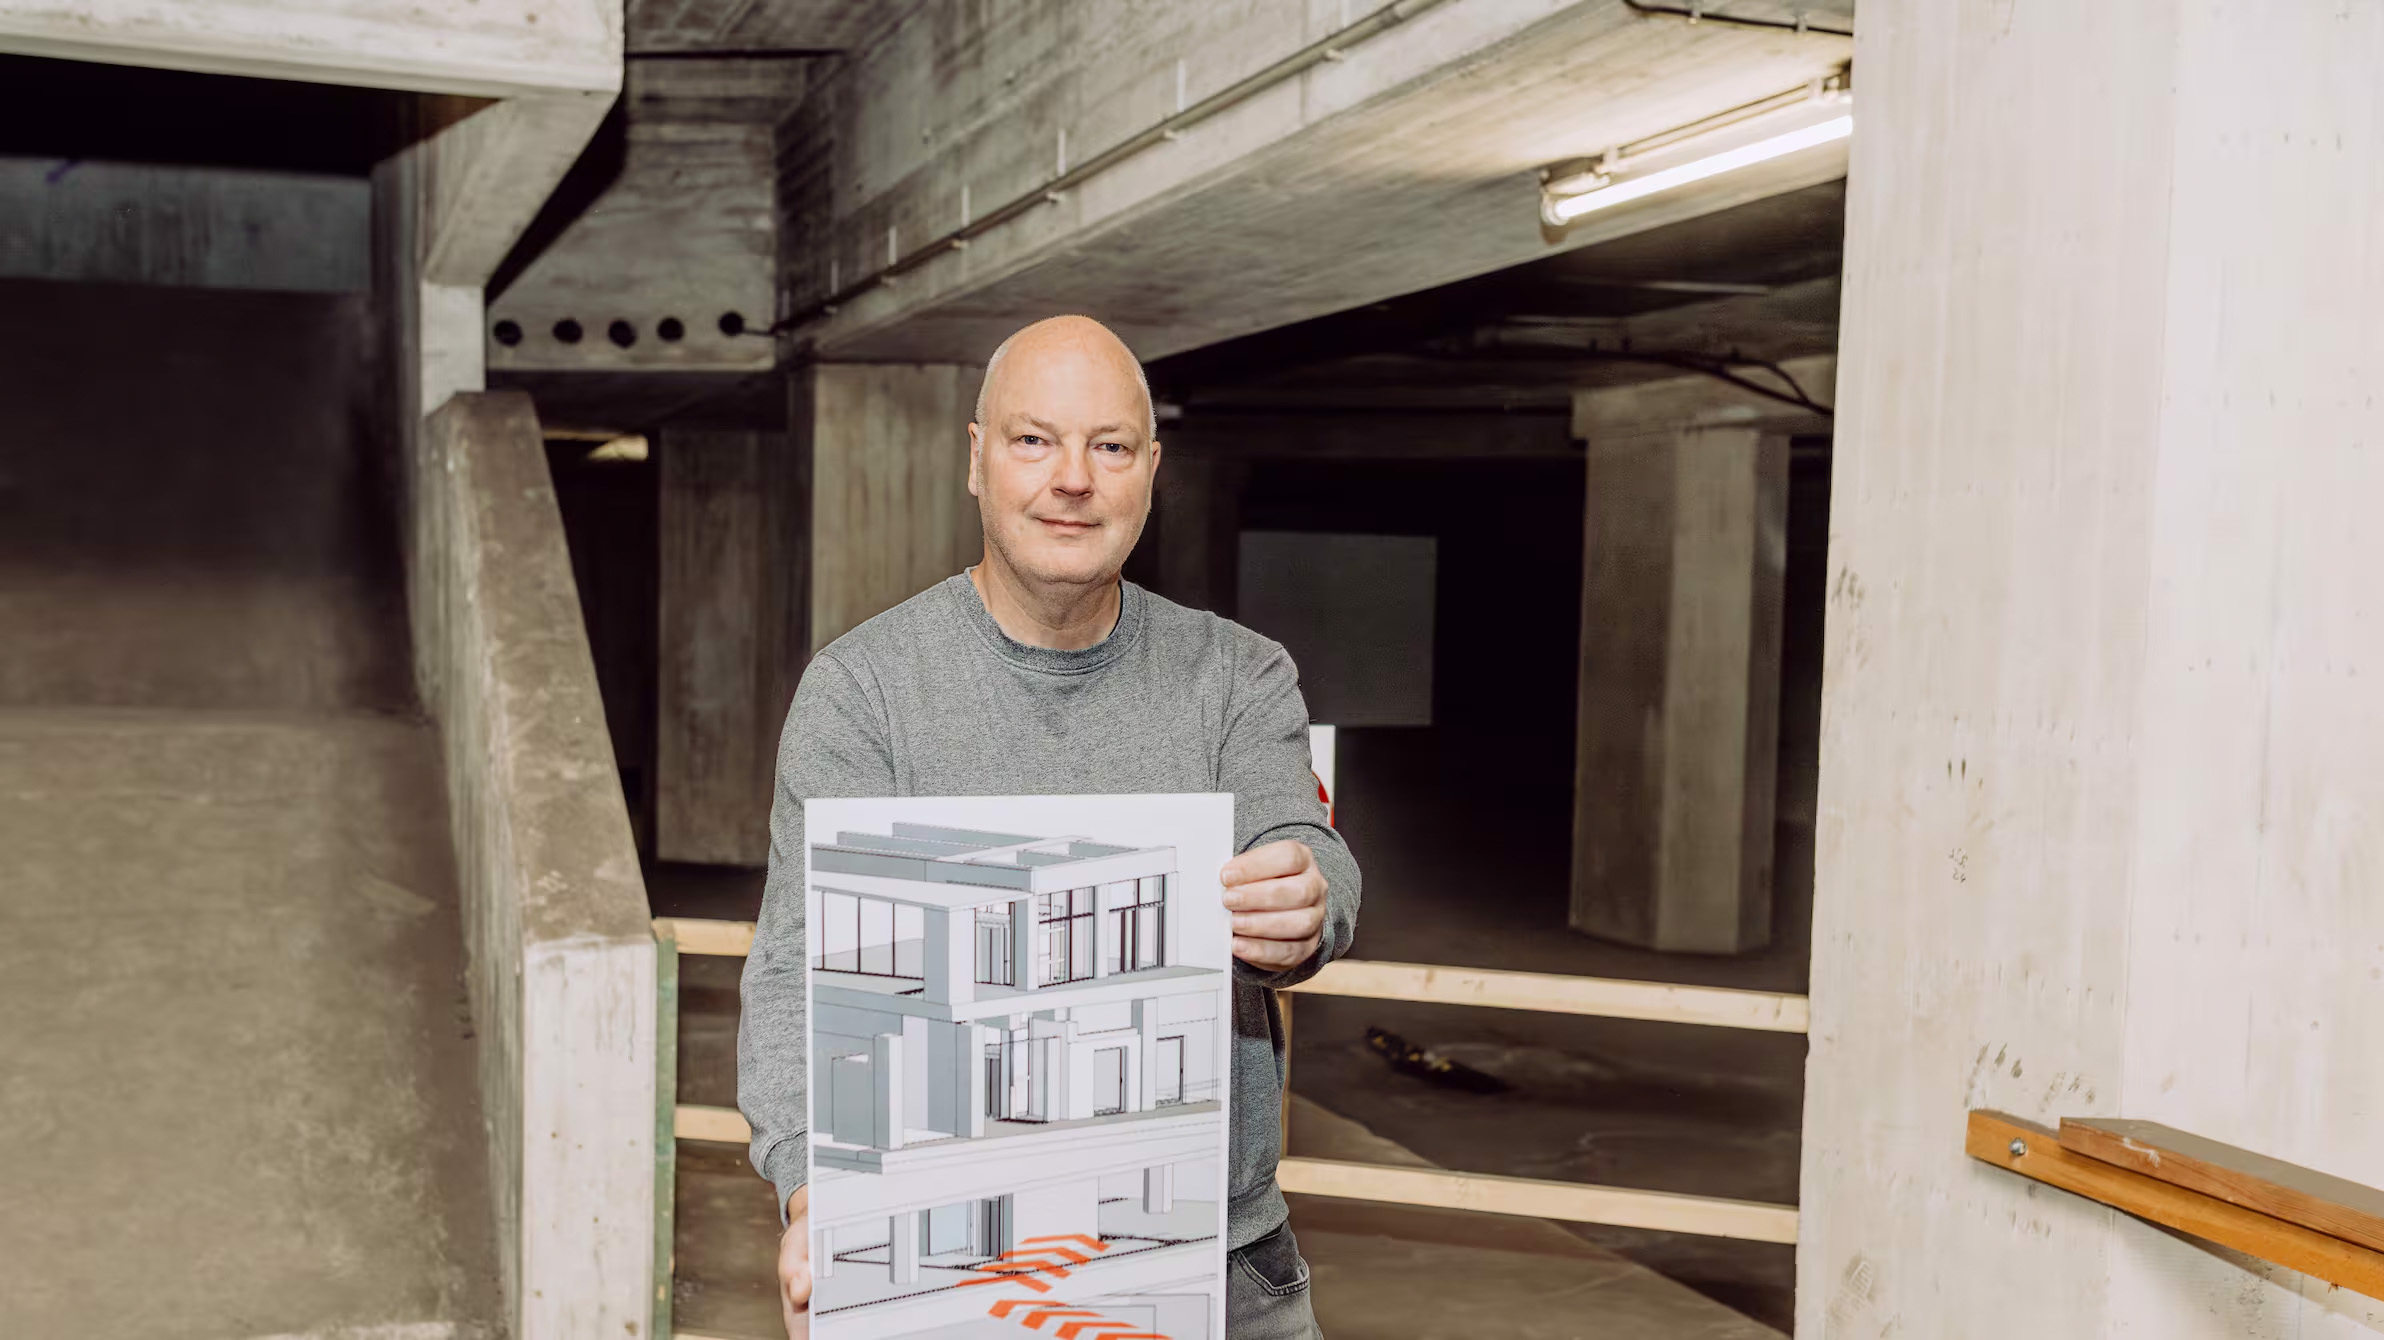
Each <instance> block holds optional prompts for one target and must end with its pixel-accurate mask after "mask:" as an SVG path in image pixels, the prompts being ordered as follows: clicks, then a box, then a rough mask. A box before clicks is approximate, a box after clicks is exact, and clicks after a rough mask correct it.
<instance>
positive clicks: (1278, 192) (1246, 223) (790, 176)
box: [782, 0, 1846, 360]
mask: <svg viewBox="0 0 2384 1340" xmlns="http://www.w3.org/2000/svg"><path fill="white" fill-rule="evenodd" d="M1341 9H1342V7H1341V6H1339V5H1333V4H1308V5H1300V6H1230V7H1229V6H1209V5H1171V4H1157V3H1150V2H1149V0H1094V2H1093V3H1086V4H1081V5H1067V6H1048V7H1020V8H1017V9H1014V10H1004V11H1000V12H998V13H992V14H988V13H986V12H985V11H983V10H982V8H981V7H979V6H974V5H969V4H963V3H958V2H957V0H937V2H935V3H930V4H928V5H927V6H925V7H924V8H923V9H922V10H921V11H920V12H919V13H918V14H917V15H916V16H915V17H914V18H913V19H912V20H911V21H910V22H907V23H905V24H904V25H902V26H901V27H900V28H899V29H897V30H895V31H894V32H893V33H891V34H890V35H888V36H887V37H886V38H885V39H884V40H882V41H880V42H879V43H878V44H876V45H875V46H873V47H872V48H870V49H869V50H868V51H866V52H863V53H860V54H859V55H856V56H855V57H853V58H852V59H850V60H848V61H847V62H845V63H844V64H843V65H842V66H841V67H839V68H838V69H837V70H836V71H835V72H834V73H832V74H830V75H829V76H828V77H826V78H825V79H824V80H823V81H822V83H821V85H820V86H819V87H818V88H817V89H815V90H814V92H813V93H812V95H811V96H810V97H809V98H808V99H807V100H806V102H805V104H804V107H803V109H802V110H801V111H800V112H799V113H798V114H797V115H796V116H794V117H793V118H791V119H790V120H789V122H788V123H787V125H786V126H785V127H784V128H783V132H782V142H783V143H784V145H785V146H786V149H785V154H786V158H785V162H784V164H783V166H782V174H783V175H782V191H784V192H785V193H786V197H787V199H786V208H787V210H788V223H787V225H786V227H785V228H784V229H783V231H782V249H783V250H784V252H785V256H786V266H785V271H786V285H787V294H786V301H787V304H788V310H789V311H792V312H806V311H808V310H810V309H811V308H813V307H814V306H815V305H816V304H817V303H818V302H819V301H820V300H821V299H823V298H825V297H827V296H829V295H831V294H835V293H837V292H838V291H839V290H842V289H845V288H847V287H849V286H850V285H852V284H853V283H854V281H855V280H857V279H859V278H860V277H862V276H865V275H868V274H871V273H873V272H874V271H876V270H877V269H878V268H880V267H882V266H883V265H885V264H886V262H887V260H888V258H889V257H890V256H891V257H902V256H905V255H907V254H908V253H909V251H910V250H911V249H913V248H916V247H919V246H920V245H921V244H923V243H925V242H927V241H928V240H929V239H932V238H934V237H937V236H938V235H940V234H942V233H944V232H945V231H947V230H948V229H950V228H952V227H954V226H956V225H958V224H960V223H961V222H962V221H964V220H966V219H969V218H971V217H972V216H975V215H982V214H984V213H986V212H989V211H992V210H993V209H995V208H996V207H997V206H998V205H1000V204H1002V203H1003V202H1006V201H1009V200H1011V199H1014V198H1021V197H1026V196H1030V195H1032V194H1033V193H1035V192H1038V191H1040V190H1042V189H1043V188H1044V186H1045V184H1046V183H1048V182H1050V181H1051V180H1053V179H1054V178H1055V177H1056V176H1057V175H1059V173H1060V172H1062V171H1063V170H1064V169H1065V165H1066V164H1067V163H1069V162H1075V163H1079V164H1081V163H1083V162H1084V161H1086V160H1087V159H1088V158H1089V157H1090V156H1092V155H1095V154H1098V153H1100V152H1102V151H1103V150H1105V149H1107V148H1109V147H1110V146H1112V145H1116V144H1119V143H1121V142H1123V141H1125V140H1127V139H1128V138H1130V137H1131V136H1133V135H1135V134H1137V133H1138V132H1141V131H1143V130H1145V129H1146V128H1148V127H1151V126H1154V125H1157V124H1158V123H1160V122H1161V121H1163V120H1165V119H1166V118H1168V117H1170V116H1171V115H1173V114H1174V113H1175V112H1177V111H1178V110H1180V109H1182V108H1184V107H1187V106H1189V105H1192V104H1194V103H1196V102H1198V101H1199V100H1200V99H1202V98H1204V97H1207V96H1208V95H1210V94H1212V93H1214V92H1217V91H1218V90H1220V89H1223V88H1226V87H1227V86H1229V85H1232V84H1234V83H1236V82H1237V81H1239V80H1241V79H1243V78H1245V77H1247V76H1250V75H1252V74H1254V73H1255V72H1257V71H1259V70H1262V69H1264V68H1266V67H1267V66H1268V65H1270V64H1271V63H1273V62H1276V61H1278V60H1281V59H1283V58H1284V57H1286V56H1288V55H1290V54H1291V53H1293V52H1296V51H1298V50H1300V49H1302V48H1303V47H1305V46H1307V45H1308V44H1310V43H1314V42H1318V41H1320V40H1323V39H1326V38H1328V37H1329V36H1330V35H1331V34H1332V33H1334V32H1336V31H1338V30H1339V28H1340V27H1341V26H1342V19H1341V17H1340V14H1341ZM1845 54H1846V52H1845V43H1843V42H1842V41H1839V40H1837V39H1831V38H1819V37H1812V36H1802V37H1800V36H1797V35H1794V34H1789V33H1777V32H1762V31H1756V30H1749V29H1735V28H1729V27H1724V26H1721V25H1715V24H1701V25H1690V24H1687V23H1684V22H1681V21H1679V20H1674V19H1660V18H1650V17H1643V16H1639V15H1636V14H1634V13H1633V12H1632V11H1631V10H1630V9H1629V8H1628V7H1627V6H1626V5H1625V4H1623V3H1622V0H1575V2H1573V3H1564V2H1562V0H1447V2H1446V3H1441V4H1438V5H1435V6H1433V7H1431V8H1428V9H1424V10H1422V12H1420V13H1418V14H1417V15H1416V17H1414V18H1412V19H1409V20H1408V21H1406V22H1404V23H1399V24H1396V25H1394V26H1392V27H1390V28H1389V29H1388V30H1387V31H1384V32H1383V33H1381V34H1380V35H1378V36H1372V37H1369V38H1367V39H1366V40H1364V41H1363V42H1359V43H1355V44H1353V45H1351V46H1350V47H1349V48H1348V49H1347V50H1346V51H1345V52H1344V53H1342V58H1340V59H1337V60H1332V61H1326V62H1324V63H1321V64H1319V65H1316V66H1315V67H1314V68H1312V69H1310V70H1309V71H1307V72H1306V73H1304V74H1301V75H1298V76H1297V77H1295V78H1293V79H1291V80H1289V81H1288V82H1284V83H1281V84H1278V85H1275V86H1274V87H1272V88H1271V89H1270V90H1268V91H1266V92H1263V93H1260V94H1257V95H1256V96H1253V97H1250V98H1248V99H1246V100H1244V101H1241V102H1239V103H1237V104H1236V105H1234V106H1232V107H1230V108H1228V109H1227V110H1224V111H1222V112H1220V113H1218V114H1217V115H1215V116H1213V117H1211V118H1209V119H1207V120H1204V121H1202V122H1200V123H1199V124H1198V125H1197V126H1195V127H1193V128H1192V129H1190V130H1188V131H1186V132H1185V133H1184V134H1183V135H1182V136H1181V137H1180V138H1178V139H1175V140H1172V141H1168V142H1164V143H1161V144H1159V145H1157V146H1156V147H1154V148H1151V149H1148V150H1144V151H1142V152H1139V153H1137V154H1135V155H1133V156H1131V157H1129V158H1127V159H1125V160H1124V161H1122V162H1121V163H1119V164H1118V165H1116V166H1115V167H1112V168H1109V169H1107V170H1105V171H1104V172H1102V173H1101V174H1099V175H1097V176H1094V177H1092V178H1091V179H1089V180H1087V181H1085V182H1084V183H1083V184H1081V185H1080V186H1078V187H1077V188H1075V189H1072V190H1070V191H1069V192H1067V193H1066V194H1065V195H1063V196H1061V197H1059V198H1058V200H1057V201H1056V202H1055V203H1052V204H1050V205H1048V206H1047V207H1043V208H1039V209H1036V210H1034V211H1032V212H1029V213H1026V214H1023V215H1021V216H1019V217H1018V218H1016V219H1014V220H1012V221H1010V222H1007V223H1004V224H1002V225H1001V226H1000V227H998V228H996V229H995V230H993V231H991V232H988V233H986V234H985V235H983V236H980V237H978V238H976V239H975V240H973V241H972V242H971V243H970V245H969V246H968V247H967V248H966V249H964V250H955V251H951V252H950V253H948V254H943V255H938V256H936V257H934V258H932V259H928V260H926V261H925V262H924V263H923V264H920V265H918V266H917V267H916V268H913V269H910V270H909V271H908V272H907V273H904V274H902V275H901V276H900V278H899V279H898V281H897V282H896V283H895V284H893V285H891V286H882V287H878V288H874V289H871V290H869V291H867V292H863V293H860V294H858V295H857V296H852V297H849V298H848V299H847V300H846V301H845V302H843V303H842V305H840V306H839V307H838V308H837V309H836V310H835V311H834V312H833V313H832V314H827V315H824V316H823V317H821V318H820V319H818V320H816V321H814V322H812V323H811V324H809V325H807V326H805V327H803V328H802V329H801V330H799V331H798V332H797V340H798V343H799V344H801V345H806V346H809V347H811V348H814V349H816V350H818V351H821V352H823V353H825V354H828V355H830V356H834V357H838V358H886V359H893V358H901V359H935V360H960V359H974V358H982V357H983V356H984V354H985V351H986V350H988V349H990V348H991V347H992V346H993V344H994V342H995V341H996V340H998V339H999V338H1000V336H1001V335H1003V334H1006V333H1007V332H1008V330H1010V329H1011V328H1013V327H1015V326H1016V325H1017V324H1018V323H1019V321H1020V320H1021V319H1022V318H1026V317H1031V316H1039V315H1044V314H1047V313H1049V312H1053V311H1083V312H1088V313H1091V314H1093V315H1096V316H1099V317H1101V318H1103V319H1105V320H1107V321H1109V322H1110V323H1111V324H1112V325H1113V326H1115V327H1117V328H1118V329H1119V330H1120V332H1121V333H1122V334H1124V335H1125V337H1126V338H1127V339H1128V341H1129V342H1130V343H1132V344H1134V346H1135V347H1136V349H1137V350H1138V352H1141V353H1142V354H1144V355H1145V356H1147V357H1156V356H1159V355H1163V354H1167V353H1171V352H1175V351H1179V350H1183V349H1188V348H1192V347H1196V346H1199V345H1204V344H1209V343H1213V342H1216V341H1219V340H1223V339H1228V338H1231V337H1234V336H1237V335H1242V334H1247V333H1249V332H1252V331H1255V330H1260V329H1265V328H1267V327H1270V326H1274V325H1280V324H1283V323H1286V322H1290V321H1296V320H1300V319H1303V318H1305V317H1309V316H1315V315H1321V314H1323V313H1326V312H1331V311H1337V310H1342V309H1345V308H1349V307H1353V306H1357V305H1360V304H1363V303H1365V302H1369V301H1373V300H1376V299H1379V298H1382V297H1386V296H1389V295H1392V294H1396V293H1401V292H1408V291H1413V290H1416V289H1421V288H1426V287H1430V286H1432V285H1435V284H1442V283H1448V282H1451V281H1454V280H1457V279H1461V278H1465V277H1468V276H1471V275H1476V274H1481V273H1485V272H1487V271H1491V270H1496V269H1500V268H1504V267H1507V266H1512V265H1516V264H1520V263H1522V262H1525V261H1530V260H1534V259H1537V258H1539V257H1542V256H1546V255H1549V254H1552V253H1554V252H1556V251H1559V250H1563V249H1565V248H1568V247H1575V246H1581V245H1586V244H1588V243H1591V242H1595V241H1600V240H1604V239H1606V238H1610V237H1615V236H1621V235H1623V234H1625V233H1629V232H1634V231H1638V230H1641V229H1645V228H1648V227H1653V226H1657V225H1659V224H1661V223H1664V222H1669V221H1673V220H1676V219H1679V218H1684V217H1689V216H1691V215H1693V214H1697V213H1703V212H1707V211H1710V210H1713V209H1717V208H1722V207H1725V206H1727V205H1730V204H1736V203H1743V202H1745V201H1747V200H1752V199H1758V198H1762V197H1763V196H1766V195H1770V194H1775V193H1778V192H1782V191H1786V190H1791V189H1796V188H1800V187H1803V186H1808V185H1812V184H1815V183H1817V182H1820V181H1825V180H1829V179H1831V178H1833V177H1836V176H1839V175H1843V154H1842V152H1838V151H1834V150H1817V151H1813V152H1812V153H1810V154H1806V155H1798V156H1794V157H1791V158H1784V159H1780V160H1776V161H1775V162H1774V163H1772V164H1769V165H1766V166H1765V167H1764V168H1759V169H1752V170H1749V171H1745V172H1741V173H1735V174H1729V175H1726V176H1723V177H1719V178H1715V179H1713V180H1712V181H1709V182H1707V183H1704V184H1702V186H1701V187H1698V188H1690V189H1688V190H1685V191H1683V192H1681V193H1678V194H1674V195H1670V196H1658V197H1654V198H1651V199H1650V200H1647V201H1642V202H1639V203H1638V204H1636V205H1632V206H1625V207H1622V208H1618V209H1614V210H1610V211H1605V212H1602V213H1600V214H1598V215H1595V216H1593V218H1592V221H1590V222H1589V223H1588V224H1586V225H1585V226H1582V227H1578V228H1575V229H1573V230H1572V231H1571V232H1569V233H1567V234H1564V235H1561V236H1555V235H1550V234H1548V233H1546V232H1545V231H1544V230H1543V229H1542V226H1541V224H1540V221H1539V216H1538V212H1537V200H1538V194H1537V192H1538V186H1537V179H1536V176H1535V172H1536V169H1537V168H1539V167H1540V166H1542V165H1544V164H1548V163H1551V162H1555V161H1559V160H1563V159H1566V158H1571V157H1577V156H1579V155H1581V154H1583V153H1588V152H1594V151H1597V150H1599V149H1602V148H1604V147H1606V146H1608V145H1611V144H1615V143H1620V142H1627V141H1630V140H1633V139H1635V138H1638V137H1641V136H1645V135H1650V134H1654V133H1656V132H1659V131H1664V130H1668V129H1672V128H1675V127H1678V126H1681V125H1684V124H1687V123H1690V122H1694V121H1697V120H1699V119H1701V118H1704V117H1706V116H1709V115H1712V114H1714V113H1717V112H1720V111H1722V110H1724V109H1727V108H1731V107H1735V106H1738V105H1741V104H1743V103H1746V102H1750V101H1752V100H1755V99H1757V98H1761V97H1764V96H1768V95H1771V94H1774V93H1777V92H1779V91H1781V90H1783V89H1787V88H1791V87H1795V86H1798V85H1800V84H1802V83H1804V82H1805V81H1807V80H1809V79H1812V78H1815V77H1817V76H1819V75H1822V74H1824V73H1826V72H1827V71H1829V70H1830V69H1832V68H1834V66H1835V65H1836V64H1837V63H1838V62H1839V61H1842V60H1843V59H1844V58H1845Z"/></svg>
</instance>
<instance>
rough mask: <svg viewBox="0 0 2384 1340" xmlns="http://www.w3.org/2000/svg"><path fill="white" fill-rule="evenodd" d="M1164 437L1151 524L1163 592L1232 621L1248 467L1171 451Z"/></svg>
mask: <svg viewBox="0 0 2384 1340" xmlns="http://www.w3.org/2000/svg"><path fill="white" fill-rule="evenodd" d="M1166 436H1167V435H1166V434H1165V433H1164V432H1162V433H1161V434H1160V441H1161V448H1160V452H1161V454H1160V457H1159V480H1158V484H1157V486H1156V488H1155V490H1154V495H1155V496H1154V497H1153V498H1152V511H1153V513H1154V515H1153V517H1152V520H1153V521H1154V522H1156V523H1157V524H1156V530H1157V532H1158V533H1157V535H1156V536H1146V537H1145V538H1144V540H1143V543H1145V544H1149V543H1151V542H1152V540H1153V539H1156V540H1157V542H1158V545H1159V562H1158V569H1159V594H1161V595H1163V596H1166V597H1167V598H1168V599H1169V600H1172V601H1175V602H1176V603H1177V604H1179V605H1189V606H1191V607H1192V608H1194V609H1203V610H1209V611H1211V612H1213V613H1217V614H1222V615H1224V616H1226V617H1227V618H1231V617H1233V609H1234V580H1235V572H1236V571H1237V569H1238V567H1239V565H1240V559H1241V551H1240V544H1241V533H1242V485H1243V483H1244V482H1245V481H1246V480H1247V479H1248V477H1249V473H1250V470H1249V466H1248V465H1246V464H1244V463H1243V462H1240V461H1229V460H1217V459H1213V458H1207V457H1203V456H1198V455H1192V454H1187V453H1170V452H1168V451H1167V450H1166V447H1165V441H1166Z"/></svg>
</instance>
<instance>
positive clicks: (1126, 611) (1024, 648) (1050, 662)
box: [944, 571, 1143, 675]
mask: <svg viewBox="0 0 2384 1340" xmlns="http://www.w3.org/2000/svg"><path fill="white" fill-rule="evenodd" d="M944 594H945V595H946V596H947V597H948V598H949V599H950V600H951V601H952V603H953V604H954V605H956V606H958V607H959V610H960V613H961V617H963V618H964V619H966V620H967V621H968V624H969V626H970V627H971V628H974V629H976V630H977V636H978V637H980V638H982V639H984V642H985V645H986V647H987V648H988V649H989V650H991V651H992V652H993V654H994V655H996V656H999V657H1001V658H1002V659H1003V660H1005V661H1008V662H1009V663H1010V664H1012V665H1015V666H1018V667H1020V668H1021V669H1025V670H1037V671H1041V672H1042V673H1044V674H1047V675H1080V674H1084V673H1086V672H1087V671H1092V670H1098V669H1100V668H1101V667H1102V666H1105V665H1107V664H1109V663H1110V662H1111V661H1114V660H1116V659H1117V658H1118V657H1120V656H1122V655H1124V654H1125V653H1126V651H1127V650H1129V649H1130V648H1132V647H1133V645H1134V642H1135V639H1137V638H1138V637H1140V636H1141V634H1142V619H1143V592H1142V588H1141V587H1139V586H1136V585H1135V584H1134V583H1132V582H1129V581H1125V580H1123V579H1120V580H1119V582H1118V621H1117V627H1115V628H1112V629H1110V630H1109V636H1108V637H1105V638H1103V639H1101V640H1100V641H1099V642H1096V643H1094V644H1093V645H1091V646H1089V647H1084V648H1080V649H1078V650H1075V651H1060V650H1057V649H1055V648H1052V647H1030V646H1028V645H1027V644H1026V643H1024V642H1020V641H1019V640H1017V639H1016V638H1014V637H1011V636H1010V635H1009V634H1008V633H1005V632H1003V631H1002V626H1001V625H1000V624H998V623H995V622H994V620H993V614H992V612H991V611H989V610H987V609H986V608H985V598H984V597H983V596H980V595H978V594H977V584H976V583H975V582H972V581H970V580H969V575H968V573H967V572H966V571H963V572H960V573H958V574H956V575H954V576H951V577H948V578H946V579H945V580H944Z"/></svg>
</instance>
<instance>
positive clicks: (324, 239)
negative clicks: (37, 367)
mask: <svg viewBox="0 0 2384 1340" xmlns="http://www.w3.org/2000/svg"><path fill="white" fill-rule="evenodd" d="M0 276H7V277H12V278H22V279H72V280H81V281H86V282H88V281H106V282H115V283H128V284H180V285H194V286H198V287H203V288H247V289H280V290H287V291H295V292H307V293H349V292H358V291H361V290H364V289H367V288H370V287H371V286H372V186H371V184H370V183H369V182H367V181H365V180H364V179H362V178H361V177H342V176H333V175H330V174H327V173H309V172H275V171H264V170H258V169H245V168H222V167H182V166H171V165H161V164H151V163H110V162H85V161H81V160H77V159H60V158H11V157H0Z"/></svg>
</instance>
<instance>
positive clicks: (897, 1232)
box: [886, 1211, 919, 1284]
mask: <svg viewBox="0 0 2384 1340" xmlns="http://www.w3.org/2000/svg"><path fill="white" fill-rule="evenodd" d="M886 1231H887V1232H888V1233H890V1234H892V1235H893V1237H892V1238H891V1240H890V1242H889V1245H888V1247H887V1249H886V1257H887V1259H888V1260H889V1261H891V1262H893V1280H894V1282H895V1283H896V1284H916V1283H918V1282H919V1215H918V1212H917V1211H912V1212H910V1213H907V1214H898V1215H894V1216H893V1217H892V1218H890V1219H889V1220H888V1221H887V1223H886Z"/></svg>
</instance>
